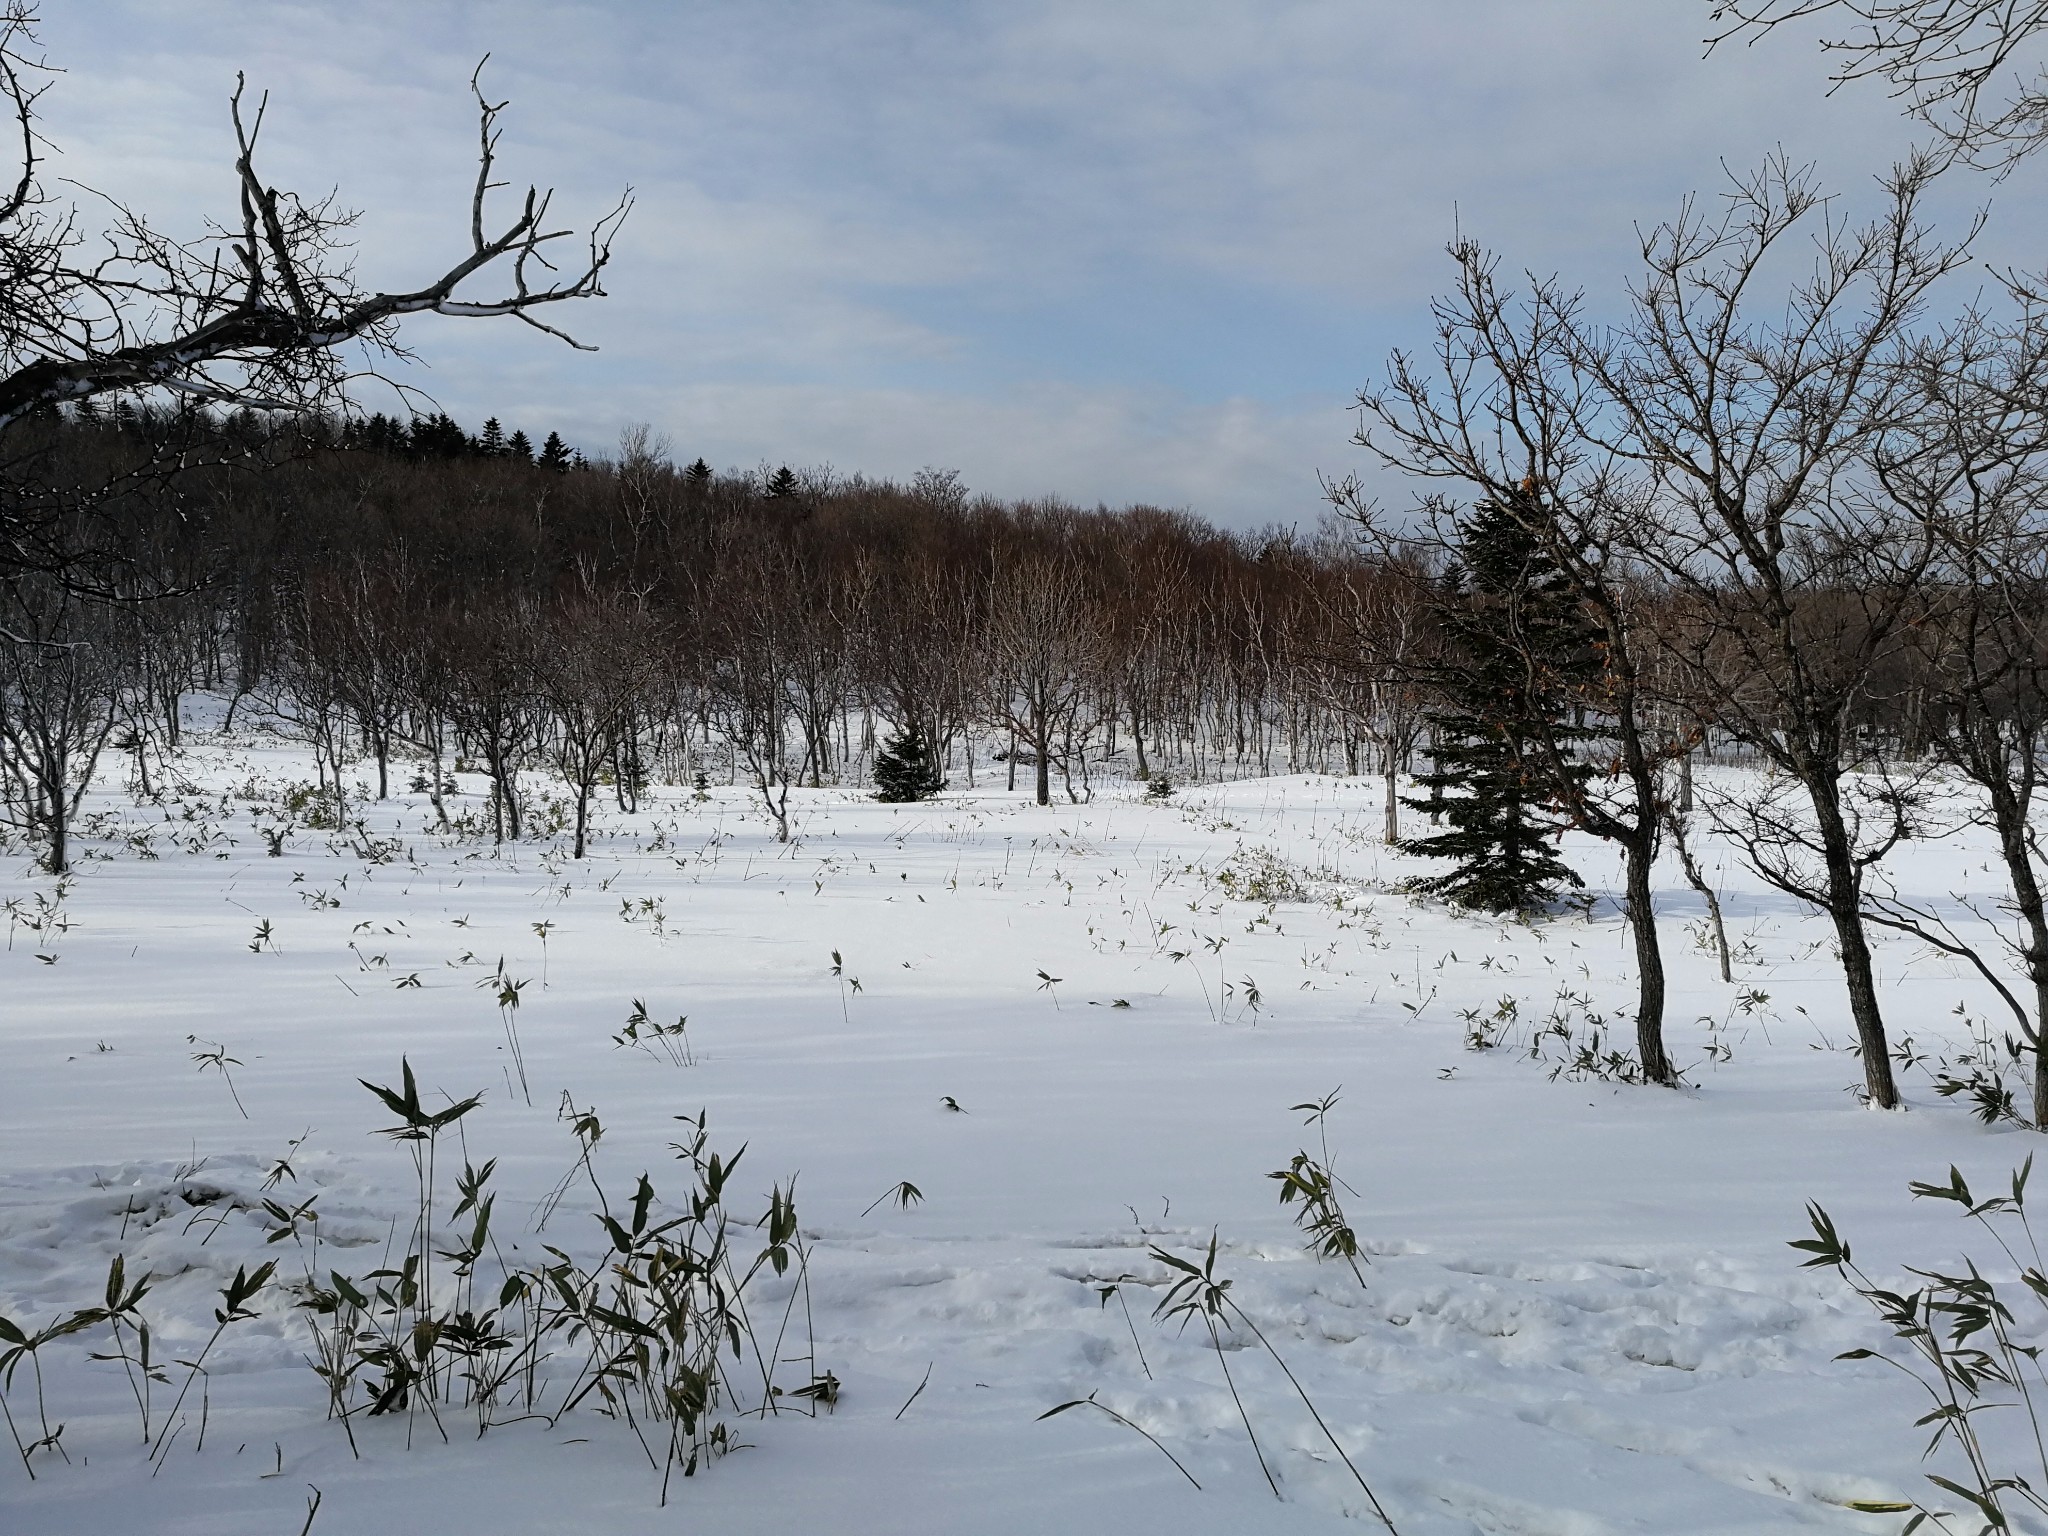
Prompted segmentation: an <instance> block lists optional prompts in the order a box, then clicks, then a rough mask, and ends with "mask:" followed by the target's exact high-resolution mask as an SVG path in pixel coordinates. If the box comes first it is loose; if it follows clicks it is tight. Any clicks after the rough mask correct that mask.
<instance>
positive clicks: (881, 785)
mask: <svg viewBox="0 0 2048 1536" xmlns="http://www.w3.org/2000/svg"><path fill="white" fill-rule="evenodd" d="M945 787H946V781H945V779H944V778H943V777H942V776H941V775H940V773H939V768H938V764H937V763H936V762H935V761H933V758H932V751H931V747H930V745H929V744H928V743H927V742H926V741H925V739H924V732H922V731H920V730H919V729H918V728H917V727H916V726H914V725H906V726H904V727H903V729H902V730H900V731H896V732H894V733H892V734H891V735H890V737H889V739H888V740H887V741H885V742H883V743H882V750H881V751H879V752H877V753H876V754H875V798H876V799H877V800H884V801H888V802H889V803H891V804H896V805H900V804H904V803H907V802H909V801H912V800H928V799H930V798H931V797H932V796H933V795H935V794H937V793H938V792H939V791H940V790H942V789H944V788H945Z"/></svg>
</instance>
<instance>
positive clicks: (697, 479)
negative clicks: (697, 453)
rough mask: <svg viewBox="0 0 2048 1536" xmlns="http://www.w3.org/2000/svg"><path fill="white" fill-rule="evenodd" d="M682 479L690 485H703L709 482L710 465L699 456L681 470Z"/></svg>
mask: <svg viewBox="0 0 2048 1536" xmlns="http://www.w3.org/2000/svg"><path fill="white" fill-rule="evenodd" d="M683 479H684V480H686V481H688V482H689V483H690V484H691V485H696V486H704V485H709V484H710V483H711V466H710V465H709V464H706V463H705V462H704V460H703V459H702V458H701V457H700V458H698V460H697V462H696V463H694V464H692V465H691V466H690V467H689V468H688V469H686V470H684V471H683Z"/></svg>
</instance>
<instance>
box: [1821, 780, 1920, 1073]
mask: <svg viewBox="0 0 2048 1536" xmlns="http://www.w3.org/2000/svg"><path fill="white" fill-rule="evenodd" d="M1807 788H1808V791H1809V793H1810V794H1811V795H1812V797H1813V809H1814V814H1815V820H1816V821H1817V822H1818V831H1819V832H1820V837H1821V847H1822V850H1823V854H1824V858H1825V861H1826V864H1827V876H1828V890H1827V897H1828V900H1827V907H1828V916H1829V917H1830V918H1832V919H1833V920H1834V924H1835V942H1836V943H1837V944H1839V945H1840V946H1841V950H1842V974H1843V978H1844V980H1846V981H1847V982H1848V985H1849V1015H1850V1017H1851V1018H1853V1019H1854V1020H1855V1021H1856V1039H1857V1042H1858V1044H1859V1045H1860V1046H1861V1048H1862V1051H1863V1082H1864V1086H1865V1087H1866V1088H1867V1089H1868V1090H1869V1093H1870V1102H1871V1103H1872V1104H1875V1105H1876V1106H1877V1107H1878V1108H1879V1109H1897V1108H1898V1107H1899V1090H1898V1087H1897V1085H1896V1084H1895V1083H1894V1082H1893V1080H1892V1058H1891V1052H1890V1049H1889V1045H1888V1042H1887V1041H1886V1039H1885V1033H1884V1015H1883V1013H1882V1011H1881V1010H1880V1009H1879V1008H1878V1005H1877V977H1876V974H1875V971H1874V968H1873V966H1872V963H1871V958H1870V940H1869V937H1868V936H1867V935H1866V934H1865V933H1864V931H1863V891H1862V882H1861V881H1860V880H1858V878H1857V870H1856V861H1855V858H1854V856H1853V855H1852V854H1851V852H1850V849H1849V832H1848V828H1847V827H1845V826H1844V825H1843V823H1842V813H1841V808H1840V807H1839V806H1838V805H1836V804H1835V801H1834V798H1833V795H1832V794H1831V793H1830V791H1829V787H1828V786H1819V785H1812V784H1809V785H1808V786H1807Z"/></svg>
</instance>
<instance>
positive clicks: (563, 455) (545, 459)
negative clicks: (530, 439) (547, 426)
mask: <svg viewBox="0 0 2048 1536" xmlns="http://www.w3.org/2000/svg"><path fill="white" fill-rule="evenodd" d="M540 467H541V468H542V469H552V470H553V471H554V472H555V473H556V474H558V475H560V474H566V473H567V472H568V469H569V445H568V444H567V443H565V442H563V441H562V434H561V433H559V432H550V433H549V434H548V436H547V441H546V442H544V443H542V444H541V445H540Z"/></svg>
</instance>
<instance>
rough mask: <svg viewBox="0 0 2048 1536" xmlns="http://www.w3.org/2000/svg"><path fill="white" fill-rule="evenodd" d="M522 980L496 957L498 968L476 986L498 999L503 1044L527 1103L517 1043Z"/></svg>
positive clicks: (529, 1094)
mask: <svg viewBox="0 0 2048 1536" xmlns="http://www.w3.org/2000/svg"><path fill="white" fill-rule="evenodd" d="M526 985H527V984H526V983H525V982H524V981H514V980H513V979H512V977H511V975H510V974H509V973H508V972H507V971H506V969H505V957H504V956H503V955H500V956H499V957H498V968H497V970H496V971H495V972H493V973H492V974H491V975H489V976H486V977H484V979H483V980H482V981H479V982H478V983H477V986H478V987H479V988H481V989H483V990H485V991H488V992H493V993H495V994H496V995H497V999H498V1021H499V1022H500V1023H501V1024H503V1025H504V1026H505V1046H506V1049H508V1050H509V1051H510V1052H511V1053H512V1065H513V1067H514V1068H515V1069H516V1070H517V1072H518V1074H519V1093H520V1096H521V1097H522V1098H524V1099H525V1100H526V1102H527V1104H528V1105H531V1104H532V1103H533V1089H532V1087H531V1086H530V1085H529V1084H528V1083H527V1080H526V1053H525V1051H523V1050H522V1049H520V1045H519V994H520V993H522V992H524V991H525V990H526Z"/></svg>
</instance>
